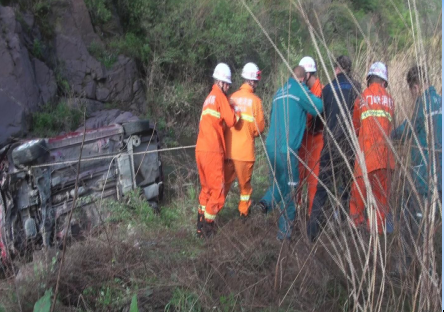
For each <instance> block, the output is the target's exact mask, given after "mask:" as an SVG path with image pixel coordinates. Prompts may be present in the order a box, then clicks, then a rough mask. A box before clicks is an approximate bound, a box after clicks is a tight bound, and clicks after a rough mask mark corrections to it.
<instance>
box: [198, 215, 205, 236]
mask: <svg viewBox="0 0 444 312" xmlns="http://www.w3.org/2000/svg"><path fill="white" fill-rule="evenodd" d="M204 222H205V220H204V214H203V213H200V212H197V231H196V234H197V237H203V225H204Z"/></svg>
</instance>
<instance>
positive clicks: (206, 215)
mask: <svg viewBox="0 0 444 312" xmlns="http://www.w3.org/2000/svg"><path fill="white" fill-rule="evenodd" d="M205 219H207V220H211V221H214V220H215V219H216V215H212V214H209V213H208V212H206V211H205Z"/></svg>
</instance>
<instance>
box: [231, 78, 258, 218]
mask: <svg viewBox="0 0 444 312" xmlns="http://www.w3.org/2000/svg"><path fill="white" fill-rule="evenodd" d="M230 99H231V100H232V101H233V102H234V104H235V107H236V110H237V111H240V112H241V116H242V118H241V120H240V121H239V122H238V123H237V124H236V126H234V127H232V128H227V129H226V130H225V140H226V144H227V145H226V154H225V159H226V160H225V196H226V195H227V194H228V192H229V191H230V187H231V184H232V183H233V181H234V179H235V178H236V176H237V179H238V181H239V188H240V201H239V207H238V209H239V212H240V214H241V215H244V216H247V215H248V210H249V208H250V205H251V193H252V192H253V189H252V187H251V175H252V174H253V166H254V161H255V154H254V139H255V138H256V137H257V136H259V135H260V134H261V132H262V131H264V128H265V120H264V112H263V110H262V101H261V99H260V98H259V97H258V96H256V95H255V94H254V91H253V88H252V87H251V86H250V85H248V84H247V83H244V84H243V85H242V86H241V87H240V89H239V90H238V91H236V92H235V93H233V94H232V95H231V97H230Z"/></svg>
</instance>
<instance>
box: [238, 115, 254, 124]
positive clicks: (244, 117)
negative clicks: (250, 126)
mask: <svg viewBox="0 0 444 312" xmlns="http://www.w3.org/2000/svg"><path fill="white" fill-rule="evenodd" d="M241 116H242V119H243V120H246V121H249V122H254V117H253V116H251V115H248V114H242V115H241Z"/></svg>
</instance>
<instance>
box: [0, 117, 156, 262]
mask: <svg viewBox="0 0 444 312" xmlns="http://www.w3.org/2000/svg"><path fill="white" fill-rule="evenodd" d="M82 142H83V149H82V156H81V162H80V166H79V168H80V170H79V172H77V165H78V160H79V157H80V151H81V146H82ZM158 149H159V139H158V135H157V132H156V131H155V129H153V127H152V126H151V125H150V123H149V121H147V120H140V121H133V122H128V123H122V124H112V125H110V126H106V127H102V128H98V129H93V130H86V131H85V132H83V131H81V132H72V133H68V134H65V135H61V136H58V137H54V138H49V139H35V140H31V141H28V142H25V143H23V144H20V143H14V144H9V145H7V146H5V147H3V148H2V149H1V150H0V174H1V181H0V186H1V188H0V252H1V259H2V261H1V263H3V264H6V263H8V262H9V261H10V260H11V259H14V258H15V257H18V256H29V255H32V251H33V250H35V249H40V248H42V247H50V246H54V245H57V244H58V243H60V242H61V240H62V238H63V236H64V235H65V234H66V231H68V232H69V234H71V235H73V236H74V235H76V233H81V232H82V231H85V230H91V229H92V228H93V227H94V226H96V225H97V224H99V223H100V222H101V220H102V218H101V213H100V211H99V209H98V207H99V206H100V202H101V200H103V199H106V198H112V199H121V198H124V197H125V194H127V193H128V192H130V191H131V190H133V189H136V188H140V189H142V190H143V193H144V195H145V196H146V199H147V200H148V201H150V203H152V205H153V206H154V207H155V208H156V207H157V202H158V200H160V199H161V197H162V194H163V176H162V165H161V162H160V159H159V155H158V152H157V151H158ZM77 176H78V191H77V201H76V205H75V208H74V209H75V210H74V211H73V218H72V220H71V222H70V224H69V225H68V224H67V221H68V216H69V214H70V212H71V210H72V209H73V208H72V207H73V202H74V196H75V184H76V179H77ZM0 266H1V265H0Z"/></svg>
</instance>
